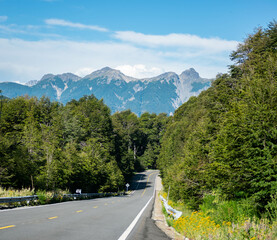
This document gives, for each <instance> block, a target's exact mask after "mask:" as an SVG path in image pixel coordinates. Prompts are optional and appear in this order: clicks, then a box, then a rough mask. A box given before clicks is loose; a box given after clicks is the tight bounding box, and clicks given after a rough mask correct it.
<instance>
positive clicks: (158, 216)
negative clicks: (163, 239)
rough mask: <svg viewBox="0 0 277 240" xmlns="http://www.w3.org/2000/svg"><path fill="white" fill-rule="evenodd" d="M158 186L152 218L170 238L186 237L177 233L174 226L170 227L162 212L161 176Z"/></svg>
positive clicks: (180, 238) (157, 179)
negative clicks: (160, 195)
mask: <svg viewBox="0 0 277 240" xmlns="http://www.w3.org/2000/svg"><path fill="white" fill-rule="evenodd" d="M155 182H156V186H155V189H156V191H155V200H154V208H153V212H152V219H153V220H154V222H155V224H156V226H157V227H158V228H160V229H161V230H162V231H163V232H164V233H165V234H166V235H167V236H168V237H169V238H171V239H176V240H183V239H185V238H184V236H182V235H180V234H179V233H177V232H176V231H175V230H174V228H173V227H169V226H168V225H167V223H166V220H165V216H164V214H163V212H162V202H161V200H160V197H159V192H160V191H162V189H163V186H162V181H161V178H160V176H157V177H156V181H155Z"/></svg>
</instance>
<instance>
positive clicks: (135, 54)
mask: <svg viewBox="0 0 277 240" xmlns="http://www.w3.org/2000/svg"><path fill="white" fill-rule="evenodd" d="M0 52H1V55H0V82H2V81H20V82H22V83H24V82H27V81H29V80H33V79H37V80H38V79H40V78H41V77H42V76H43V75H44V74H47V73H53V74H60V73H64V72H73V73H75V74H77V75H79V76H85V75H87V74H89V73H91V72H93V71H94V70H97V69H100V68H103V67H106V66H109V67H112V68H117V69H119V70H121V71H122V72H123V73H124V74H126V75H128V76H132V77H136V78H145V77H153V76H156V75H158V74H161V73H163V72H166V71H174V72H176V73H177V74H180V73H181V72H182V71H184V70H186V69H188V68H190V67H194V68H195V69H196V70H197V71H198V72H199V73H200V75H201V76H202V77H206V78H212V77H215V76H216V74H217V73H219V72H226V71H227V65H229V64H230V63H231V62H230V60H229V52H223V53H221V52H220V53H218V52H216V51H214V52H213V51H210V52H208V51H206V50H205V49H204V50H203V49H197V48H195V49H191V48H185V47H178V48H175V47H161V48H159V47H155V48H148V47H144V46H141V45H136V44H133V43H126V42H118V41H106V42H78V41H66V40H62V39H57V40H40V41H29V40H22V39H4V38H2V39H1V38H0Z"/></svg>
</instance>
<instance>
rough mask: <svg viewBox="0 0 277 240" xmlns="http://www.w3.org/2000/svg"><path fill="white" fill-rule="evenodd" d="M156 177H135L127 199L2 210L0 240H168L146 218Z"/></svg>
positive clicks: (94, 200)
mask: <svg viewBox="0 0 277 240" xmlns="http://www.w3.org/2000/svg"><path fill="white" fill-rule="evenodd" d="M157 174H158V171H147V172H143V173H139V174H137V175H136V176H135V178H134V181H133V183H131V187H130V188H131V189H133V190H134V193H133V194H132V195H130V196H118V197H109V198H98V199H91V200H81V201H73V202H64V203H58V204H51V205H44V206H37V207H24V208H17V209H11V210H2V211H0V239H1V240H44V239H45V240H79V239H86V240H87V239H95V240H100V239H103V240H104V239H105V240H106V239H114V240H118V239H120V240H124V239H128V240H129V239H135V240H138V239H152V240H155V239H157V240H162V239H168V238H167V237H166V236H165V235H164V233H162V232H161V231H160V230H159V229H158V228H157V227H156V226H155V224H154V223H153V221H152V220H151V219H150V215H151V210H152V205H153V199H152V200H150V199H151V198H152V196H153V193H154V183H155V178H156V175H157ZM147 203H148V205H147V206H146V204H147ZM143 208H145V210H144V211H143V212H142V209H143ZM139 213H140V217H139V216H138V214H139ZM136 220H137V221H136ZM130 225H131V226H130Z"/></svg>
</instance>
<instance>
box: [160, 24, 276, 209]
mask: <svg viewBox="0 0 277 240" xmlns="http://www.w3.org/2000/svg"><path fill="white" fill-rule="evenodd" d="M276 32H277V24H276V22H272V23H270V25H269V27H268V28H267V29H258V30H257V31H256V32H255V33H254V34H253V35H250V36H249V37H248V38H247V39H246V40H245V42H244V43H242V44H241V45H239V47H238V49H237V50H236V51H235V52H233V53H232V56H231V59H232V60H234V61H235V65H233V66H231V67H230V74H221V75H218V76H217V78H216V79H215V81H214V82H213V83H212V87H211V88H209V89H208V90H206V91H205V92H202V93H201V94H200V95H199V96H198V97H192V98H190V99H189V101H188V102H186V103H185V104H183V105H182V106H181V107H180V108H179V109H177V110H176V112H175V114H174V117H173V121H172V123H171V124H170V125H169V127H168V128H167V132H166V133H165V134H164V137H163V138H162V146H161V154H160V156H159V159H158V166H159V168H160V169H161V173H162V176H163V179H164V182H165V186H166V187H169V186H170V187H171V196H173V197H174V198H175V199H176V200H179V199H181V200H184V201H187V202H189V203H190V205H191V206H194V207H196V208H197V205H198V203H199V202H201V199H202V196H203V195H204V194H205V193H211V192H212V191H219V192H220V193H221V194H222V196H224V197H226V198H229V199H242V198H244V197H250V198H251V199H252V200H251V201H253V202H254V204H255V206H257V207H258V208H259V210H262V211H264V210H265V206H266V205H267V203H268V202H269V201H270V195H271V194H273V193H274V191H275V190H276V180H277V178H276V176H277V168H276V156H277V135H276V126H277V49H276V42H277V34H276ZM180 186H181V187H180Z"/></svg>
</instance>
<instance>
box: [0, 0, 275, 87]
mask: <svg viewBox="0 0 277 240" xmlns="http://www.w3.org/2000/svg"><path fill="white" fill-rule="evenodd" d="M274 19H275V20H277V1H276V0H263V1H261V0H229V1H223V0H214V1H213V0H193V1H192V0H189V1H187V0H159V1H158V0H78V1H77V0H24V1H23V0H0V82H5V81H13V82H18V83H22V84H23V83H26V82H27V81H29V80H39V79H41V77H42V76H43V75H44V74H47V73H53V74H61V73H66V72H72V73H74V74H76V75H78V76H81V77H83V76H85V75H87V74H89V73H91V72H93V71H95V70H98V69H101V68H103V67H106V66H109V67H111V68H115V69H118V70H120V71H122V72H123V73H124V74H126V75H128V76H132V77H136V78H145V77H153V76H156V75H159V74H162V73H164V72H170V71H172V72H176V73H177V74H180V73H181V72H183V71H184V70H186V69H189V68H194V69H195V70H196V71H197V72H199V73H200V76H201V77H204V78H214V77H215V76H216V75H217V74H218V73H225V72H227V71H228V65H230V64H232V62H231V61H230V58H229V56H230V53H231V52H232V51H234V50H236V48H237V46H238V44H239V43H242V42H243V41H244V40H245V39H246V38H247V36H248V34H252V33H254V31H255V29H256V28H257V27H267V25H268V24H269V23H270V22H271V21H273V20H274Z"/></svg>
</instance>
